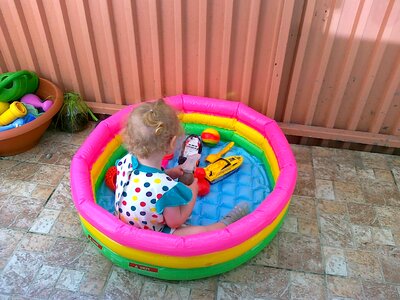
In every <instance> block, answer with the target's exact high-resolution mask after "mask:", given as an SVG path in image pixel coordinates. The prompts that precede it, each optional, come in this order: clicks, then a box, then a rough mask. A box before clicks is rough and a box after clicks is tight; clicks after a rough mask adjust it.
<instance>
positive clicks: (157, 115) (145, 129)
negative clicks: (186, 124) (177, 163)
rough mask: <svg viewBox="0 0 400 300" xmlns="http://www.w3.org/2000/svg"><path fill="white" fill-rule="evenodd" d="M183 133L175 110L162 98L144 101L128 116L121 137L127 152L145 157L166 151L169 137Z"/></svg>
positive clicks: (169, 140)
mask: <svg viewBox="0 0 400 300" xmlns="http://www.w3.org/2000/svg"><path fill="white" fill-rule="evenodd" d="M182 134H183V128H182V125H181V123H180V121H179V119H178V116H177V113H176V111H175V110H174V109H173V108H172V107H171V106H169V105H167V104H166V103H165V102H164V100H163V99H159V100H157V101H155V102H144V103H142V104H141V105H140V106H138V107H137V108H135V109H134V110H133V111H132V112H131V114H130V115H129V117H128V122H127V125H126V127H125V129H124V131H123V139H124V143H125V145H126V148H127V150H128V151H129V152H131V153H132V154H134V155H135V156H137V157H139V158H147V157H149V155H150V154H151V153H154V152H165V153H166V152H167V151H168V149H169V146H170V142H171V139H172V138H173V137H174V136H177V137H179V136H181V135H182Z"/></svg>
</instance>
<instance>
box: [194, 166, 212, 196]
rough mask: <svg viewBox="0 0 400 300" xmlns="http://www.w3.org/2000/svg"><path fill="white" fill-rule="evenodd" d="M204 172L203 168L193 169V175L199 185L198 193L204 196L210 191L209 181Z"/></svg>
mask: <svg viewBox="0 0 400 300" xmlns="http://www.w3.org/2000/svg"><path fill="white" fill-rule="evenodd" d="M205 176H206V172H205V171H204V169H203V168H196V170H194V177H196V178H197V184H198V186H199V191H198V193H197V194H198V195H199V196H205V195H207V194H208V193H209V192H210V183H209V182H208V180H207V179H206V177H205Z"/></svg>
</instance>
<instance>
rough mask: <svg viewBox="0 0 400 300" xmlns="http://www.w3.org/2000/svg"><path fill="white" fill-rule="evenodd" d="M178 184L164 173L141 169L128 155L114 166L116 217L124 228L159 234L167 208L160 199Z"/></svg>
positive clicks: (146, 168)
mask: <svg viewBox="0 0 400 300" xmlns="http://www.w3.org/2000/svg"><path fill="white" fill-rule="evenodd" d="M177 184H178V183H177V182H175V181H174V180H172V179H171V177H169V176H168V175H167V174H165V173H164V172H163V171H161V170H158V169H155V168H151V167H147V166H143V165H140V164H139V163H138V161H137V159H136V158H135V157H134V156H132V155H131V154H127V155H126V156H124V157H123V158H122V159H121V160H119V161H118V162H117V189H116V191H115V211H116V214H117V215H118V216H119V219H120V220H122V221H123V222H125V223H127V224H131V225H133V226H136V227H138V228H142V229H150V230H154V231H162V230H163V228H164V226H165V225H164V217H163V215H162V211H163V209H164V207H165V206H166V201H164V199H163V197H164V195H166V193H168V192H169V191H171V190H173V189H174V187H175V186H176V185H177ZM169 194H170V195H173V194H174V193H169ZM166 198H168V197H166ZM178 205H179V203H178Z"/></svg>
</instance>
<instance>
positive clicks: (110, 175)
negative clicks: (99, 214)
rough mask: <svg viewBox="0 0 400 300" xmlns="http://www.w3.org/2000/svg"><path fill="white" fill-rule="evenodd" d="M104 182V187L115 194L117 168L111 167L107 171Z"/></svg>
mask: <svg viewBox="0 0 400 300" xmlns="http://www.w3.org/2000/svg"><path fill="white" fill-rule="evenodd" d="M104 180H105V182H106V186H107V187H108V188H109V189H110V190H112V191H113V192H115V190H116V188H117V186H116V182H117V167H116V166H112V167H110V168H109V169H108V170H107V172H106V176H105V178H104Z"/></svg>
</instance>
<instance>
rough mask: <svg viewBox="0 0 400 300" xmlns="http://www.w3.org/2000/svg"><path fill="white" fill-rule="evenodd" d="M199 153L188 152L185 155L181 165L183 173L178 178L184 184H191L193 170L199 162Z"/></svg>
mask: <svg viewBox="0 0 400 300" xmlns="http://www.w3.org/2000/svg"><path fill="white" fill-rule="evenodd" d="M200 157H201V155H200V154H199V153H194V154H190V155H189V156H187V157H186V160H185V162H184V163H183V164H182V165H181V166H182V170H183V175H182V176H180V177H179V178H178V180H179V181H180V182H182V183H184V184H186V185H191V184H192V183H193V180H194V174H193V173H194V170H195V168H196V166H197V165H198V164H199V160H200Z"/></svg>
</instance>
